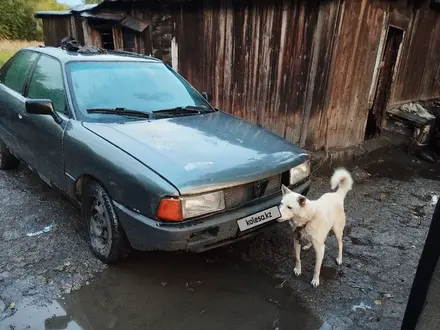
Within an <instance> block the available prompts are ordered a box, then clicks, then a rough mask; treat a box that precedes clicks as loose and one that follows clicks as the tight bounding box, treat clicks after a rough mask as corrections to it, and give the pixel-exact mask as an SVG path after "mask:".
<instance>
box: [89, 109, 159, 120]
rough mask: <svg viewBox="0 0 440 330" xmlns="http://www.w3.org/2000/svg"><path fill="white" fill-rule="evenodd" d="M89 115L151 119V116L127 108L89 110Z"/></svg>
mask: <svg viewBox="0 0 440 330" xmlns="http://www.w3.org/2000/svg"><path fill="white" fill-rule="evenodd" d="M87 113H102V114H109V115H123V116H132V117H142V118H150V117H151V114H150V113H148V112H143V111H139V110H131V109H127V108H93V109H87Z"/></svg>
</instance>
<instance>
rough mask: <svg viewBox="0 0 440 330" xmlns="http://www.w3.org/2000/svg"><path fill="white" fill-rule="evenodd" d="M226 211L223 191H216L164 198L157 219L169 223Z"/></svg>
mask: <svg viewBox="0 0 440 330" xmlns="http://www.w3.org/2000/svg"><path fill="white" fill-rule="evenodd" d="M224 209H225V197H224V194H223V191H216V192H213V193H208V194H202V195H197V196H185V197H181V198H164V199H162V200H161V201H160V203H159V207H158V209H157V218H158V219H161V220H167V221H182V220H184V219H188V218H194V217H197V216H200V215H204V214H209V213H213V212H217V211H221V210H224Z"/></svg>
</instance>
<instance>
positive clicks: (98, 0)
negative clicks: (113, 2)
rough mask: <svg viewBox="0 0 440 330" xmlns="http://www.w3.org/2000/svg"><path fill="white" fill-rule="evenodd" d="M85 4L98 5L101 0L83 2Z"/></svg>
mask: <svg viewBox="0 0 440 330" xmlns="http://www.w3.org/2000/svg"><path fill="white" fill-rule="evenodd" d="M83 2H84V3H85V4H92V3H100V2H102V0H83Z"/></svg>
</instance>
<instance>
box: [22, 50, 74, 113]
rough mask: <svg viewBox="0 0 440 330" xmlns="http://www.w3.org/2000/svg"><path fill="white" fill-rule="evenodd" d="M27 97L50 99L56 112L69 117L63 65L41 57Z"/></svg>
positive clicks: (46, 57)
mask: <svg viewBox="0 0 440 330" xmlns="http://www.w3.org/2000/svg"><path fill="white" fill-rule="evenodd" d="M27 97H28V98H30V99H49V100H51V101H52V103H53V107H54V110H55V111H57V112H59V113H62V114H65V115H68V113H67V104H66V92H65V89H64V82H63V73H62V69H61V64H60V63H59V62H58V61H57V60H55V59H53V58H51V57H49V56H45V55H41V57H40V59H39V60H38V62H37V64H36V65H35V70H34V73H33V74H32V78H31V81H30V83H29V88H28V93H27Z"/></svg>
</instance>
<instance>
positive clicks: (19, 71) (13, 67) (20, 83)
mask: <svg viewBox="0 0 440 330" xmlns="http://www.w3.org/2000/svg"><path fill="white" fill-rule="evenodd" d="M37 57H38V54H37V53H34V52H21V53H18V54H17V55H16V56H15V58H14V59H13V60H12V63H11V64H10V65H9V67H8V68H7V69H6V71H5V72H4V74H3V77H4V78H3V84H4V85H5V86H7V87H9V88H11V89H13V90H14V91H16V92H17V93H20V94H22V92H23V87H24V84H25V81H26V79H27V76H28V74H29V71H30V69H31V67H32V65H33V64H34V62H35V59H36V58H37Z"/></svg>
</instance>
